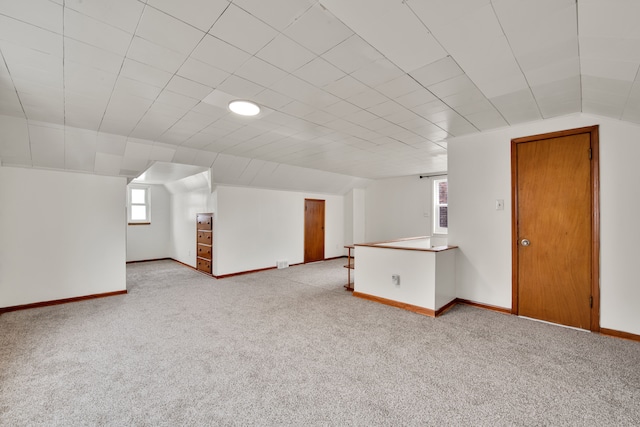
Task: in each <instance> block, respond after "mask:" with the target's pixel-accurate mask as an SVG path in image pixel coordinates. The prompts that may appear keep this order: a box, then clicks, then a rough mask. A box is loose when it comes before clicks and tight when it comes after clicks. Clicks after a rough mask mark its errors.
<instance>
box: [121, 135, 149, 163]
mask: <svg viewBox="0 0 640 427" xmlns="http://www.w3.org/2000/svg"><path fill="white" fill-rule="evenodd" d="M152 146H153V143H152V142H143V141H141V140H139V142H135V141H133V140H132V138H128V139H127V145H126V147H125V150H124V157H125V158H136V159H144V160H148V159H149V154H150V153H151V147H152Z"/></svg>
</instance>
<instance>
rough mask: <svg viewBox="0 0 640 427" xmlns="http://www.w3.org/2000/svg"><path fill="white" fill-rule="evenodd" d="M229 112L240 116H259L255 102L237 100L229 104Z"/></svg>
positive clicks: (258, 108)
mask: <svg viewBox="0 0 640 427" xmlns="http://www.w3.org/2000/svg"><path fill="white" fill-rule="evenodd" d="M229 110H231V111H233V112H234V113H236V114H240V115H241V116H256V115H258V114H260V107H259V106H258V104H256V103H255V102H251V101H245V100H243V99H237V100H235V101H231V102H230V103H229Z"/></svg>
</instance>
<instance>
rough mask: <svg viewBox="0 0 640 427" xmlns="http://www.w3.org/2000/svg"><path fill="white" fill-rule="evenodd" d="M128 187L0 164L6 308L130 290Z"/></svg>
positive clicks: (1, 285)
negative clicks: (127, 246)
mask: <svg viewBox="0 0 640 427" xmlns="http://www.w3.org/2000/svg"><path fill="white" fill-rule="evenodd" d="M125 188H126V179H125V178H115V177H105V176H98V175H85V174H79V173H68V172H59V171H47V170H36V169H20V168H9V167H0V307H11V306H16V305H23V304H31V303H37V302H43V301H52V300H58V299H65V298H73V297H79V296H85V295H92V294H101V293H107V292H116V291H122V290H125V289H126V276H125V247H126V246H125V245H126V239H125V227H126V226H125V224H126V210H125V207H126V192H125Z"/></svg>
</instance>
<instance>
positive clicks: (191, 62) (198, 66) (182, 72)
mask: <svg viewBox="0 0 640 427" xmlns="http://www.w3.org/2000/svg"><path fill="white" fill-rule="evenodd" d="M177 74H178V75H179V76H181V77H184V78H186V79H189V80H191V81H193V82H197V83H200V84H203V85H205V86H209V87H217V86H218V85H219V84H220V83H222V82H223V81H224V80H225V79H226V78H227V77H229V75H230V74H229V73H227V72H226V71H222V70H220V69H219V68H215V67H212V66H210V65H208V64H205V63H204V62H201V61H198V60H197V59H194V58H191V57H190V58H187V60H186V61H185V62H184V64H182V66H181V67H180V69H179V70H178V73H177Z"/></svg>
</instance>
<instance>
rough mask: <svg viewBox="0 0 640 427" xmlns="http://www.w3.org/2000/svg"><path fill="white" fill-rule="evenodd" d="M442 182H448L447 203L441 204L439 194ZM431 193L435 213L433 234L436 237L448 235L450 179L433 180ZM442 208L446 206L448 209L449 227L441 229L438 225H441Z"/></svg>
mask: <svg viewBox="0 0 640 427" xmlns="http://www.w3.org/2000/svg"><path fill="white" fill-rule="evenodd" d="M441 182H446V183H447V203H440V202H439V197H438V196H439V192H438V185H439V184H440V183H441ZM431 191H432V192H433V197H432V198H431V200H432V212H433V224H432V226H433V233H432V234H434V235H436V234H438V235H447V234H449V218H448V216H449V203H448V202H449V177H444V178H437V179H434V180H433V185H432V187H431ZM441 206H446V207H447V227H440V226H439V225H438V224H439V223H440V209H439V208H440V207H441Z"/></svg>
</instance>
